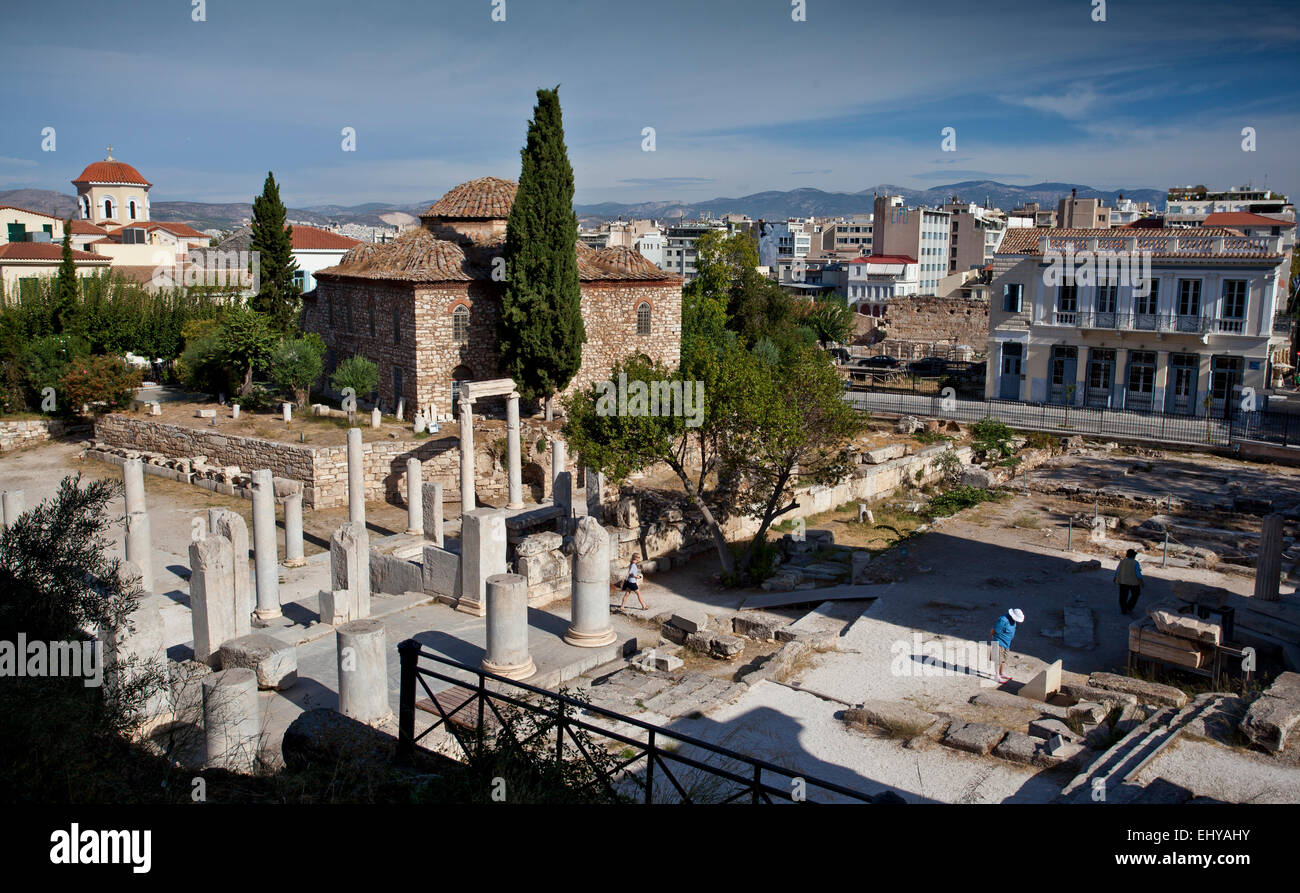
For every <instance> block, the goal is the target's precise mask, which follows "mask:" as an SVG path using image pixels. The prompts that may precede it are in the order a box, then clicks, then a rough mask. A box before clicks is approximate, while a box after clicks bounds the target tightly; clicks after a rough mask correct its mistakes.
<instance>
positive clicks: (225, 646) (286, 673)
mask: <svg viewBox="0 0 1300 893" xmlns="http://www.w3.org/2000/svg"><path fill="white" fill-rule="evenodd" d="M236 667H246V668H248V669H250V670H252V671H254V672H255V673H257V687H258V688H260V689H263V690H266V689H274V690H276V691H284V690H285V689H287V688H292V687H293V685H294V683H296V682H297V681H298V653H297V651H296V649H295V648H294V647H293V646H292V645H290V644H289V643H287V642H282V641H280V640H279V639H277V638H275V637H274V636H269V635H267V634H265V633H249V634H248V635H246V636H240V637H239V638H238V639H231V640H230V641H228V642H223V643H221V668H222V669H223V670H230V669H234V668H236Z"/></svg>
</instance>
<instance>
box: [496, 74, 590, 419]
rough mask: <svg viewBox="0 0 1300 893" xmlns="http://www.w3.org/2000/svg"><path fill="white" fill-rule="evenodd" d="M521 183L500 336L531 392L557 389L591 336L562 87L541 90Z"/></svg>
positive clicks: (544, 395) (511, 223)
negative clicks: (584, 307) (580, 269)
mask: <svg viewBox="0 0 1300 893" xmlns="http://www.w3.org/2000/svg"><path fill="white" fill-rule="evenodd" d="M520 154H521V155H522V158H523V163H522V167H521V169H520V173H519V189H518V191H517V193H516V194H515V201H514V205H513V207H511V209H510V218H509V220H508V221H507V223H506V239H505V247H504V256H505V264H506V287H505V294H504V295H503V297H502V300H501V315H500V317H499V323H498V329H497V340H498V347H499V350H500V354H501V359H502V365H503V366H504V367H505V370H506V372H507V374H508V375H510V377H512V378H513V379H514V380H515V381H516V382H517V383H518V385H519V390H520V392H521V393H522V394H523V395H524V396H525V397H527V398H529V399H544V400H545V402H546V417H547V418H548V419H550V418H551V417H552V406H553V402H554V398H555V394H556V392H558V391H561V390H563V389H564V388H565V386H567V385H568V383H569V382H570V381H571V380H572V379H573V376H574V374H575V373H577V371H578V367H579V366H580V365H581V364H582V345H583V342H585V341H586V340H587V335H586V330H585V328H584V327H583V322H582V290H581V286H580V284H579V281H578V258H577V251H576V245H577V241H578V218H577V216H576V215H575V214H574V213H573V167H572V165H570V164H569V156H568V151H567V150H566V149H565V146H564V125H563V121H562V118H561V114H560V96H559V87H556V88H555V89H554V90H538V91H537V105H536V107H535V108H534V109H533V119H532V120H531V121H530V122H529V123H528V141H527V144H526V145H525V146H524V148H523V149H522V150H521V152H520Z"/></svg>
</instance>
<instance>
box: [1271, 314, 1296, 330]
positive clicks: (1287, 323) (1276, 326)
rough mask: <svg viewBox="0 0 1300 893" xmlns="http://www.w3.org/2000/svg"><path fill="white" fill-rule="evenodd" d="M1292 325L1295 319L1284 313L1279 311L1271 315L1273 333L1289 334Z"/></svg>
mask: <svg viewBox="0 0 1300 893" xmlns="http://www.w3.org/2000/svg"><path fill="white" fill-rule="evenodd" d="M1293 325H1295V320H1293V319H1292V318H1291V317H1289V316H1287V315H1286V314H1285V313H1279V314H1278V315H1277V316H1275V317H1273V334H1274V335H1290V334H1291V327H1292V326H1293Z"/></svg>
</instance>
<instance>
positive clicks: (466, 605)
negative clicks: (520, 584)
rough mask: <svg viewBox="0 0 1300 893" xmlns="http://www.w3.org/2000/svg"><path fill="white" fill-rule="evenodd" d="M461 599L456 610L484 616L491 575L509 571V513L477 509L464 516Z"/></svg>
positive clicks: (462, 528) (462, 524) (462, 525)
mask: <svg viewBox="0 0 1300 893" xmlns="http://www.w3.org/2000/svg"><path fill="white" fill-rule="evenodd" d="M460 524H461V527H460V573H461V587H460V599H459V601H457V602H456V610H457V611H463V612H464V613H466V614H477V615H478V616H480V617H481V616H483V612H484V610H485V607H484V606H485V604H486V597H487V579H488V578H489V577H491V576H494V575H496V574H504V573H505V572H506V513H505V511H503V510H502V509H494V508H482V509H475V510H474V511H472V512H470V513H469V514H467V515H462V516H461V520H460Z"/></svg>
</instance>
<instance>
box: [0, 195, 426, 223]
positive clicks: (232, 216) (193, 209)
mask: <svg viewBox="0 0 1300 893" xmlns="http://www.w3.org/2000/svg"><path fill="white" fill-rule="evenodd" d="M431 204H433V202H432V201H428V202H425V203H423V204H420V205H402V206H393V205H386V204H384V203H383V202H367V203H365V204H363V205H356V206H354V207H346V206H343V205H320V206H317V207H314V208H289V209H287V210H288V216H289V218H290V219H291V220H301V221H303V222H305V223H310V224H312V225H314V226H328V225H329V224H331V223H340V224H342V223H357V224H361V225H363V226H389V225H391V224H388V223H385V222H384V220H383V219H382V218H381V215H385V214H391V213H392V212H394V211H396V212H398V213H407V214H416V215H418V214H419V213H420V212H421V211H424V210H425V209H426V208H428V207H429V205H431ZM0 205H14V206H15V207H19V208H27V209H28V210H31V211H39V212H40V213H42V214H53V215H55V216H57V217H70V216H72V215H74V214H76V212H77V200H76V198H75V197H74V196H72V195H68V194H66V193H62V192H55V191H54V190H52V189H10V190H8V191H3V192H0ZM150 215H151V216H152V217H153V219H154V220H173V221H179V222H181V223H188V224H189V225H190V226H193V227H194V228H195V229H225V230H230V229H235V228H237V227H239V226H242V225H243V224H245V223H247V222H248V221H249V219H250V218H251V217H252V215H253V206H252V205H251V204H250V203H249V202H226V203H219V202H160V201H155V202H151V203H150ZM399 219H400V218H399Z"/></svg>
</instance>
